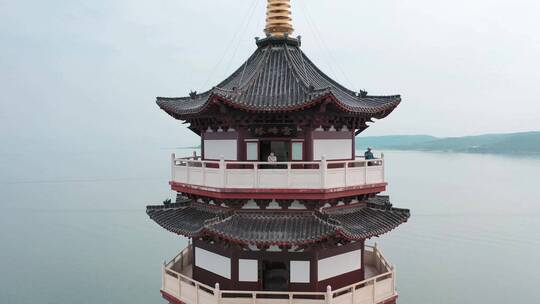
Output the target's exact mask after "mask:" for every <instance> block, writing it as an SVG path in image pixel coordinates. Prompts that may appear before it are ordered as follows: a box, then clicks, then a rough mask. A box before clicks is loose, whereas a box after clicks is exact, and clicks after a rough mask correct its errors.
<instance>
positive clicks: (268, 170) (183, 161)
mask: <svg viewBox="0 0 540 304" xmlns="http://www.w3.org/2000/svg"><path fill="white" fill-rule="evenodd" d="M171 167H172V170H171V171H172V172H171V175H172V179H171V180H172V181H173V182H176V183H182V184H188V185H194V186H201V187H208V188H220V189H226V188H229V189H254V188H262V189H264V188H266V189H270V188H271V189H335V188H344V187H354V186H363V185H371V184H380V183H384V182H385V177H384V159H383V158H379V159H373V160H365V159H364V158H357V159H355V160H347V161H326V160H324V159H323V160H322V161H312V162H274V163H269V162H239V161H225V160H220V161H205V160H199V159H189V158H176V157H175V155H174V154H173V155H172V160H171Z"/></svg>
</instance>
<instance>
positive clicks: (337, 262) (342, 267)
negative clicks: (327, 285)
mask: <svg viewBox="0 0 540 304" xmlns="http://www.w3.org/2000/svg"><path fill="white" fill-rule="evenodd" d="M360 268H362V251H361V250H356V251H351V252H347V253H344V254H340V255H336V256H333V257H329V258H326V259H322V260H319V269H318V277H319V281H323V280H326V279H329V278H332V277H335V276H338V275H341V274H344V273H347V272H351V271H354V270H358V269H360Z"/></svg>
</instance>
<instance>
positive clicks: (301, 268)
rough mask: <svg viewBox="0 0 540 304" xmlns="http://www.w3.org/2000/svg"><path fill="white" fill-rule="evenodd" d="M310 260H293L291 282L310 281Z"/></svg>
mask: <svg viewBox="0 0 540 304" xmlns="http://www.w3.org/2000/svg"><path fill="white" fill-rule="evenodd" d="M309 264H310V263H309V261H291V283H309V282H310V281H309V276H310V271H309V270H310V269H309Z"/></svg>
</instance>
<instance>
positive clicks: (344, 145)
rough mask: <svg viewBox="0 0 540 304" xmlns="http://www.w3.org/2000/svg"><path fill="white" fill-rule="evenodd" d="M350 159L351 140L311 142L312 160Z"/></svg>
mask: <svg viewBox="0 0 540 304" xmlns="http://www.w3.org/2000/svg"><path fill="white" fill-rule="evenodd" d="M323 155H326V159H328V160H329V159H351V158H352V139H315V140H313V159H315V160H321V159H322V156H323Z"/></svg>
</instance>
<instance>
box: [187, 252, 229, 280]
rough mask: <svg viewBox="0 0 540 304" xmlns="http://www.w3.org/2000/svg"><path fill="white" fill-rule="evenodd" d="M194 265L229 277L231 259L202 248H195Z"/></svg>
mask: <svg viewBox="0 0 540 304" xmlns="http://www.w3.org/2000/svg"><path fill="white" fill-rule="evenodd" d="M195 266H197V267H199V268H202V269H205V270H208V271H210V272H213V273H215V274H217V275H220V276H222V277H224V278H227V279H229V280H230V279H231V259H229V258H228V257H225V256H222V255H219V254H215V253H213V252H210V251H207V250H204V249H202V248H199V247H196V248H195Z"/></svg>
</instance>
